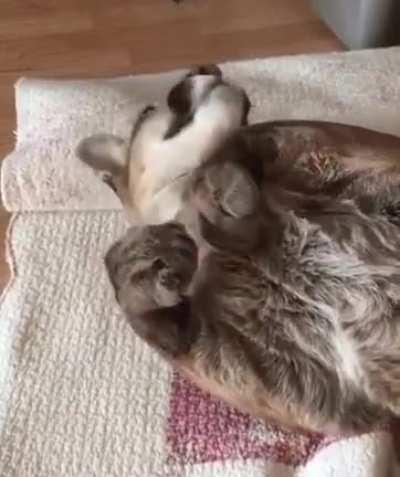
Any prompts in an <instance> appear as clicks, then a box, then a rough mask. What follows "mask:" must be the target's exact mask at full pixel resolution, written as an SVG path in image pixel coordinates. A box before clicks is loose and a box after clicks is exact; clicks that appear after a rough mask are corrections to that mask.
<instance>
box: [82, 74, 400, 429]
mask: <svg viewBox="0 0 400 477" xmlns="http://www.w3.org/2000/svg"><path fill="white" fill-rule="evenodd" d="M185 81H186V80H184V82H183V83H185ZM189 81H192V80H189ZM218 81H220V79H219V80H218ZM181 87H182V86H180V88H181ZM227 87H228V86H227ZM185 88H186V87H185ZM189 91H190V89H189ZM235 91H238V90H237V89H236V90H235ZM181 92H182V91H181ZM185 94H186V95H187V88H186V93H185V92H184V94H182V95H183V97H185ZM190 94H191V93H190ZM190 94H189V101H188V104H190V99H191V96H190ZM178 96H179V95H178ZM238 98H242V96H241V95H237V96H236V99H238ZM240 101H241V102H240V104H239V103H238V104H239V106H240V107H239V109H240V108H242V111H243V105H244V104H245V102H244V101H243V99H241V100H240ZM196 107H197V106H196ZM239 109H238V110H239ZM191 115H192V116H193V115H194V116H196V108H194V113H193V111H192V112H191ZM239 116H240V115H238V116H237V117H239ZM242 120H243V118H241V120H240V121H239V122H243V121H242ZM191 121H193V120H192V118H191V119H188V120H187V121H186V122H185V121H182V122H181V125H180V127H178V128H176V131H175V133H174V134H176V135H179V134H181V133H182V132H183V131H185V130H186V131H187V130H188V129H190V128H191V127H192V126H193V124H192V123H191ZM178 122H179V121H178ZM142 126H146V120H145V122H144V124H143V125H142ZM139 133H140V130H139ZM166 140H167V141H168V140H169V139H166ZM196 140H197V143H196V144H199V140H200V138H196ZM87 145H88V143H86V145H85V147H86V149H85V154H86V158H87V157H89V156H90V150H91V148H90V147H87ZM194 147H196V145H195V146H194ZM213 149H214V150H213V152H212V153H211V154H209V155H208V156H207V155H204V156H203V157H202V161H200V163H197V164H196V166H195V167H193V168H192V169H191V170H190V171H189V172H190V173H187V174H186V176H185V187H184V190H183V191H182V195H181V196H180V198H179V200H180V201H181V202H180V203H181V204H183V201H184V200H186V205H185V207H183V208H184V209H185V208H186V209H187V211H189V212H190V214H191V217H192V218H191V220H190V221H189V222H190V224H189V225H190V227H189V230H190V234H191V235H190V234H189V233H188V232H187V230H185V227H184V226H183V225H182V224H181V223H178V222H176V221H169V222H167V223H160V222H162V220H152V221H151V222H153V223H154V225H145V226H135V227H132V228H131V229H130V230H129V231H128V232H127V234H126V235H125V236H124V237H123V238H122V239H121V240H120V241H119V242H117V243H116V244H115V245H114V246H113V247H112V248H111V249H110V251H109V252H108V253H107V256H106V267H107V270H108V274H109V277H110V280H111V283H112V285H113V287H114V289H115V294H116V299H117V301H118V302H119V304H120V306H121V307H122V309H123V310H124V313H125V314H126V316H127V319H128V320H129V322H130V324H131V326H132V327H133V329H134V330H135V332H136V333H137V334H138V335H139V336H141V337H142V338H143V339H145V340H146V341H147V342H148V343H149V344H150V345H151V346H153V347H155V348H156V349H157V350H158V351H159V352H160V353H162V354H163V355H164V356H165V357H166V358H167V359H168V360H170V361H171V362H172V363H173V364H174V365H175V366H177V367H178V368H179V369H181V370H182V371H183V372H184V373H185V374H186V375H187V376H188V377H189V378H191V379H192V380H193V381H194V382H196V383H197V384H199V385H200V386H201V387H202V388H203V389H206V390H208V391H210V392H211V393H213V394H215V395H217V396H220V397H221V398H222V399H224V400H226V401H228V402H229V403H231V404H233V405H234V406H236V407H239V408H240V409H242V410H245V411H249V412H251V413H252V414H254V415H256V416H258V417H261V418H265V419H268V420H270V421H271V420H275V421H276V422H279V423H281V424H286V425H288V426H291V427H301V428H306V429H313V430H319V431H323V432H335V433H336V432H357V431H361V430H365V429H368V428H370V426H373V425H375V424H377V423H379V422H381V421H382V420H384V419H385V418H386V417H388V416H390V415H391V414H398V413H399V398H400V374H399V373H400V371H398V369H400V368H399V360H400V347H399V346H398V342H399V324H398V322H399V318H398V307H399V300H400V293H399V292H400V262H399V258H398V257H399V254H398V249H399V245H400V244H399V241H400V239H399V238H398V228H397V225H396V222H397V210H398V205H397V204H398V200H399V192H398V165H397V163H396V155H397V154H398V153H399V152H400V140H397V139H396V138H393V137H391V136H387V135H381V134H379V133H374V132H372V131H371V132H370V131H366V130H363V129H359V128H352V127H347V126H341V125H335V124H328V123H317V122H314V123H311V122H299V121H298V122H290V123H288V122H281V123H270V124H268V123H267V124H264V125H262V126H256V127H247V128H244V129H240V128H239V129H238V130H236V131H235V130H233V131H232V132H231V133H230V134H226V135H225V136H224V137H223V138H222V140H221V143H220V145H219V147H218V146H217V147H214V148H213ZM81 150H82V149H81ZM375 155H376V158H375V157H374V156H375ZM95 156H96V155H95V154H92V156H91V157H92V158H95ZM108 158H111V159H113V158H112V156H108ZM327 158H328V159H329V160H330V161H329V162H327ZM189 159H190V156H189ZM375 159H376V160H375ZM131 160H134V159H131ZM310 167H311V168H312V172H311V173H310V172H309V170H310V169H309V168H310ZM188 170H189V169H188ZM131 192H133V191H131ZM178 209H179V208H178ZM178 209H175V214H171V215H172V216H171V218H174V217H176V216H178V218H179V214H180V212H179V210H178ZM177 211H178V213H176V212H177ZM190 214H189V215H190ZM183 217H184V218H185V217H188V215H186V216H183ZM193 217H194V218H195V220H194V221H193ZM158 218H160V217H159V216H158ZM145 221H146V218H145V217H144V220H143V222H145ZM193 222H196V223H197V224H198V225H199V228H197V229H193V228H192V225H193ZM193 230H195V232H193ZM199 235H200V236H201V240H200V239H199ZM203 241H205V242H206V245H205V244H204V242H203Z"/></svg>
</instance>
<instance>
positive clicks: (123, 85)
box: [0, 48, 400, 477]
mask: <svg viewBox="0 0 400 477" xmlns="http://www.w3.org/2000/svg"><path fill="white" fill-rule="evenodd" d="M222 69H223V70H224V73H225V74H226V75H227V76H228V77H229V78H231V79H232V80H233V81H235V82H236V83H238V84H240V85H241V86H243V87H244V88H245V89H246V91H247V92H248V93H249V95H250V98H251V102H252V104H253V111H252V113H251V118H250V121H251V122H255V121H260V120H273V119H290V118H292V119H295V118H298V119H300V118H302V119H324V120H332V121H339V122H345V123H350V124H357V125H362V126H366V127H371V128H373V129H377V130H380V131H386V132H390V133H394V134H398V135H400V107H399V104H400V48H390V49H382V50H369V51H362V52H351V53H337V54H329V55H314V56H296V57H282V58H272V59H260V60H253V61H246V62H239V63H228V64H224V65H222ZM181 75H182V72H181V71H180V72H177V71H175V72H172V73H163V74H159V75H142V76H132V77H124V78H116V79H112V80H90V81H89V80H88V81H60V80H58V81H51V80H40V79H22V80H20V81H19V82H18V83H17V84H16V109H17V131H16V145H15V149H14V151H12V152H11V154H10V155H9V156H8V157H7V158H5V160H4V161H3V164H2V174H1V189H2V197H3V201H4V203H5V205H6V207H7V209H8V210H10V211H11V212H13V216H12V220H11V225H10V228H9V233H8V237H7V249H8V258H9V263H10V266H11V269H12V273H13V278H12V280H11V282H10V284H9V286H8V287H7V288H6V290H5V291H4V292H3V295H2V297H1V301H0V475H1V476H2V477H3V476H4V477H36V476H38V477H56V476H57V477H58V476H63V477H78V476H79V477H89V476H93V477H103V476H104V477H110V476H118V477H136V476H138V477H212V476H215V477H225V476H232V477H266V476H267V477H325V476H326V477H328V476H329V477H332V476H333V477H336V476H337V477H339V476H340V477H384V476H395V475H400V470H399V468H398V464H397V459H396V457H395V454H396V452H395V450H396V449H395V447H396V446H395V444H394V442H395V439H394V437H396V436H397V435H399V433H398V432H396V431H395V430H394V428H393V429H386V430H380V431H377V432H374V433H370V434H367V435H362V436H357V437H353V438H351V439H332V438H331V439H328V438H326V437H324V436H322V435H319V434H298V433H297V434H296V433H290V432H288V431H285V430H284V429H280V428H277V427H275V426H268V425H264V424H263V423H261V422H259V421H257V420H255V419H252V418H250V417H249V416H248V415H245V414H242V413H240V412H238V411H236V410H234V409H231V408H230V407H228V406H227V405H225V404H223V403H222V402H220V401H218V400H216V399H213V398H211V397H210V396H208V395H206V394H205V393H203V392H201V391H200V390H199V389H197V388H196V387H195V386H194V385H192V384H190V383H188V382H187V381H186V380H184V379H183V378H182V377H180V376H179V375H178V374H176V373H174V372H173V371H172V370H171V369H170V368H169V366H168V365H167V364H166V363H164V362H163V361H162V360H161V359H160V358H159V357H158V356H157V354H155V353H154V352H153V351H152V350H150V348H149V347H148V346H147V345H146V344H144V343H143V342H142V341H141V340H140V339H138V338H136V337H135V335H134V334H133V332H132V331H131V329H130V328H129V326H128V325H127V323H126V321H125V320H124V318H123V316H122V315H121V313H120V311H119V309H118V307H117V306H116V304H115V302H114V297H113V292H112V290H111V287H110V285H109V283H108V281H107V277H106V274H105V270H104V267H103V261H102V258H103V256H104V254H105V251H106V250H107V248H108V247H109V246H110V244H111V243H112V242H113V241H114V240H116V239H117V238H118V237H119V236H120V235H121V234H122V233H123V232H124V230H125V229H126V227H127V224H126V222H125V219H124V216H123V213H122V212H121V208H120V205H119V203H118V200H117V199H116V198H115V197H114V195H113V193H112V192H111V191H110V190H109V189H108V188H107V187H106V186H105V185H104V184H102V183H100V181H98V179H97V178H95V177H94V175H93V174H92V172H91V171H90V170H89V169H87V168H85V167H84V166H83V165H81V164H80V163H79V161H78V160H77V158H76V157H75V155H74V149H75V147H76V145H77V144H78V142H79V141H80V140H81V139H82V138H83V137H86V136H88V135H90V134H93V133H98V132H112V133H114V134H119V135H121V136H124V137H128V136H129V133H130V130H131V127H132V124H133V121H134V120H135V118H136V117H137V115H138V114H139V112H140V111H141V110H142V108H143V107H144V106H145V105H147V104H154V103H156V104H159V105H161V106H163V105H165V96H166V93H167V91H168V89H169V88H170V87H171V85H172V84H173V83H174V82H175V81H176V80H177V79H178V78H179V77H180V76H181Z"/></svg>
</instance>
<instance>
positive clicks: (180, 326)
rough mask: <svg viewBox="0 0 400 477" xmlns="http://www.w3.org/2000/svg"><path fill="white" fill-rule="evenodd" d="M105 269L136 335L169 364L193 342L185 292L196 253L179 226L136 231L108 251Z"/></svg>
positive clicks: (191, 241)
mask: <svg viewBox="0 0 400 477" xmlns="http://www.w3.org/2000/svg"><path fill="white" fill-rule="evenodd" d="M105 264H106V268H107V272H108V276H109V278H110V281H111V284H112V285H113V288H114V291H115V296H116V299H117V301H118V303H119V305H120V306H121V308H122V310H123V311H124V314H125V315H126V317H127V319H128V321H129V323H130V325H131V326H132V328H133V329H134V331H135V332H136V333H137V334H138V335H139V336H140V337H141V338H143V339H144V340H145V341H147V342H148V343H149V344H150V345H151V346H153V347H154V348H156V349H157V350H159V351H161V352H163V353H164V354H167V355H168V356H169V357H171V358H175V357H177V356H179V355H182V354H185V353H187V351H188V348H189V347H190V343H191V340H192V339H193V333H194V324H193V323H192V320H191V319H190V302H189V298H188V297H187V296H186V291H187V288H188V286H189V284H190V283H191V281H192V278H193V275H194V273H195V271H196V269H197V247H196V245H195V243H194V241H193V240H192V239H191V238H190V237H189V235H188V234H187V233H186V231H185V228H184V227H183V226H182V225H181V224H178V223H176V222H169V223H166V224H162V225H153V226H147V227H142V228H139V227H133V228H131V229H130V230H129V231H128V232H127V234H126V235H125V236H124V237H123V238H122V240H120V241H119V242H117V243H116V244H114V245H113V246H112V247H111V249H110V250H109V251H108V253H107V255H106V258H105Z"/></svg>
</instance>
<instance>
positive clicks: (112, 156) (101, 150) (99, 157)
mask: <svg viewBox="0 0 400 477" xmlns="http://www.w3.org/2000/svg"><path fill="white" fill-rule="evenodd" d="M76 154H77V156H78V157H79V158H80V159H81V160H82V162H84V163H85V164H87V165H88V166H89V167H91V168H92V169H94V170H96V171H106V172H108V173H110V174H111V175H118V174H121V173H122V172H123V171H124V169H125V168H126V166H127V163H128V145H127V144H126V142H125V141H124V140H123V139H122V138H120V137H118V136H114V135H112V134H96V135H94V136H90V137H88V138H86V139H83V140H82V141H81V142H80V144H79V145H78V147H77V150H76Z"/></svg>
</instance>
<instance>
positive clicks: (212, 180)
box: [191, 160, 262, 251]
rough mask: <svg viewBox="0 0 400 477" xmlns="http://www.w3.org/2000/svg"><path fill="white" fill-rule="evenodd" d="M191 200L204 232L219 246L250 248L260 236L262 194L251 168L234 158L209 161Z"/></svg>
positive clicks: (196, 176) (201, 170)
mask: <svg viewBox="0 0 400 477" xmlns="http://www.w3.org/2000/svg"><path fill="white" fill-rule="evenodd" d="M191 201H192V203H193V206H194V208H195V209H196V210H197V212H198V214H199V218H200V225H201V234H202V236H203V238H204V239H205V240H206V241H207V242H209V243H210V244H211V245H213V246H215V247H217V248H220V247H222V248H226V247H229V248H231V249H234V250H236V251H249V250H250V249H251V248H253V247H254V246H255V245H256V244H257V242H258V240H259V236H260V226H261V207H262V204H261V194H260V191H259V188H258V187H257V185H256V183H255V182H254V181H253V179H252V177H251V175H250V174H249V173H248V171H247V170H246V169H245V168H244V167H242V166H241V165H240V164H237V163H235V162H233V161H229V160H228V161H218V162H215V163H210V164H206V165H205V166H204V167H201V168H199V169H198V171H196V173H195V174H194V178H193V183H192V187H191Z"/></svg>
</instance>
